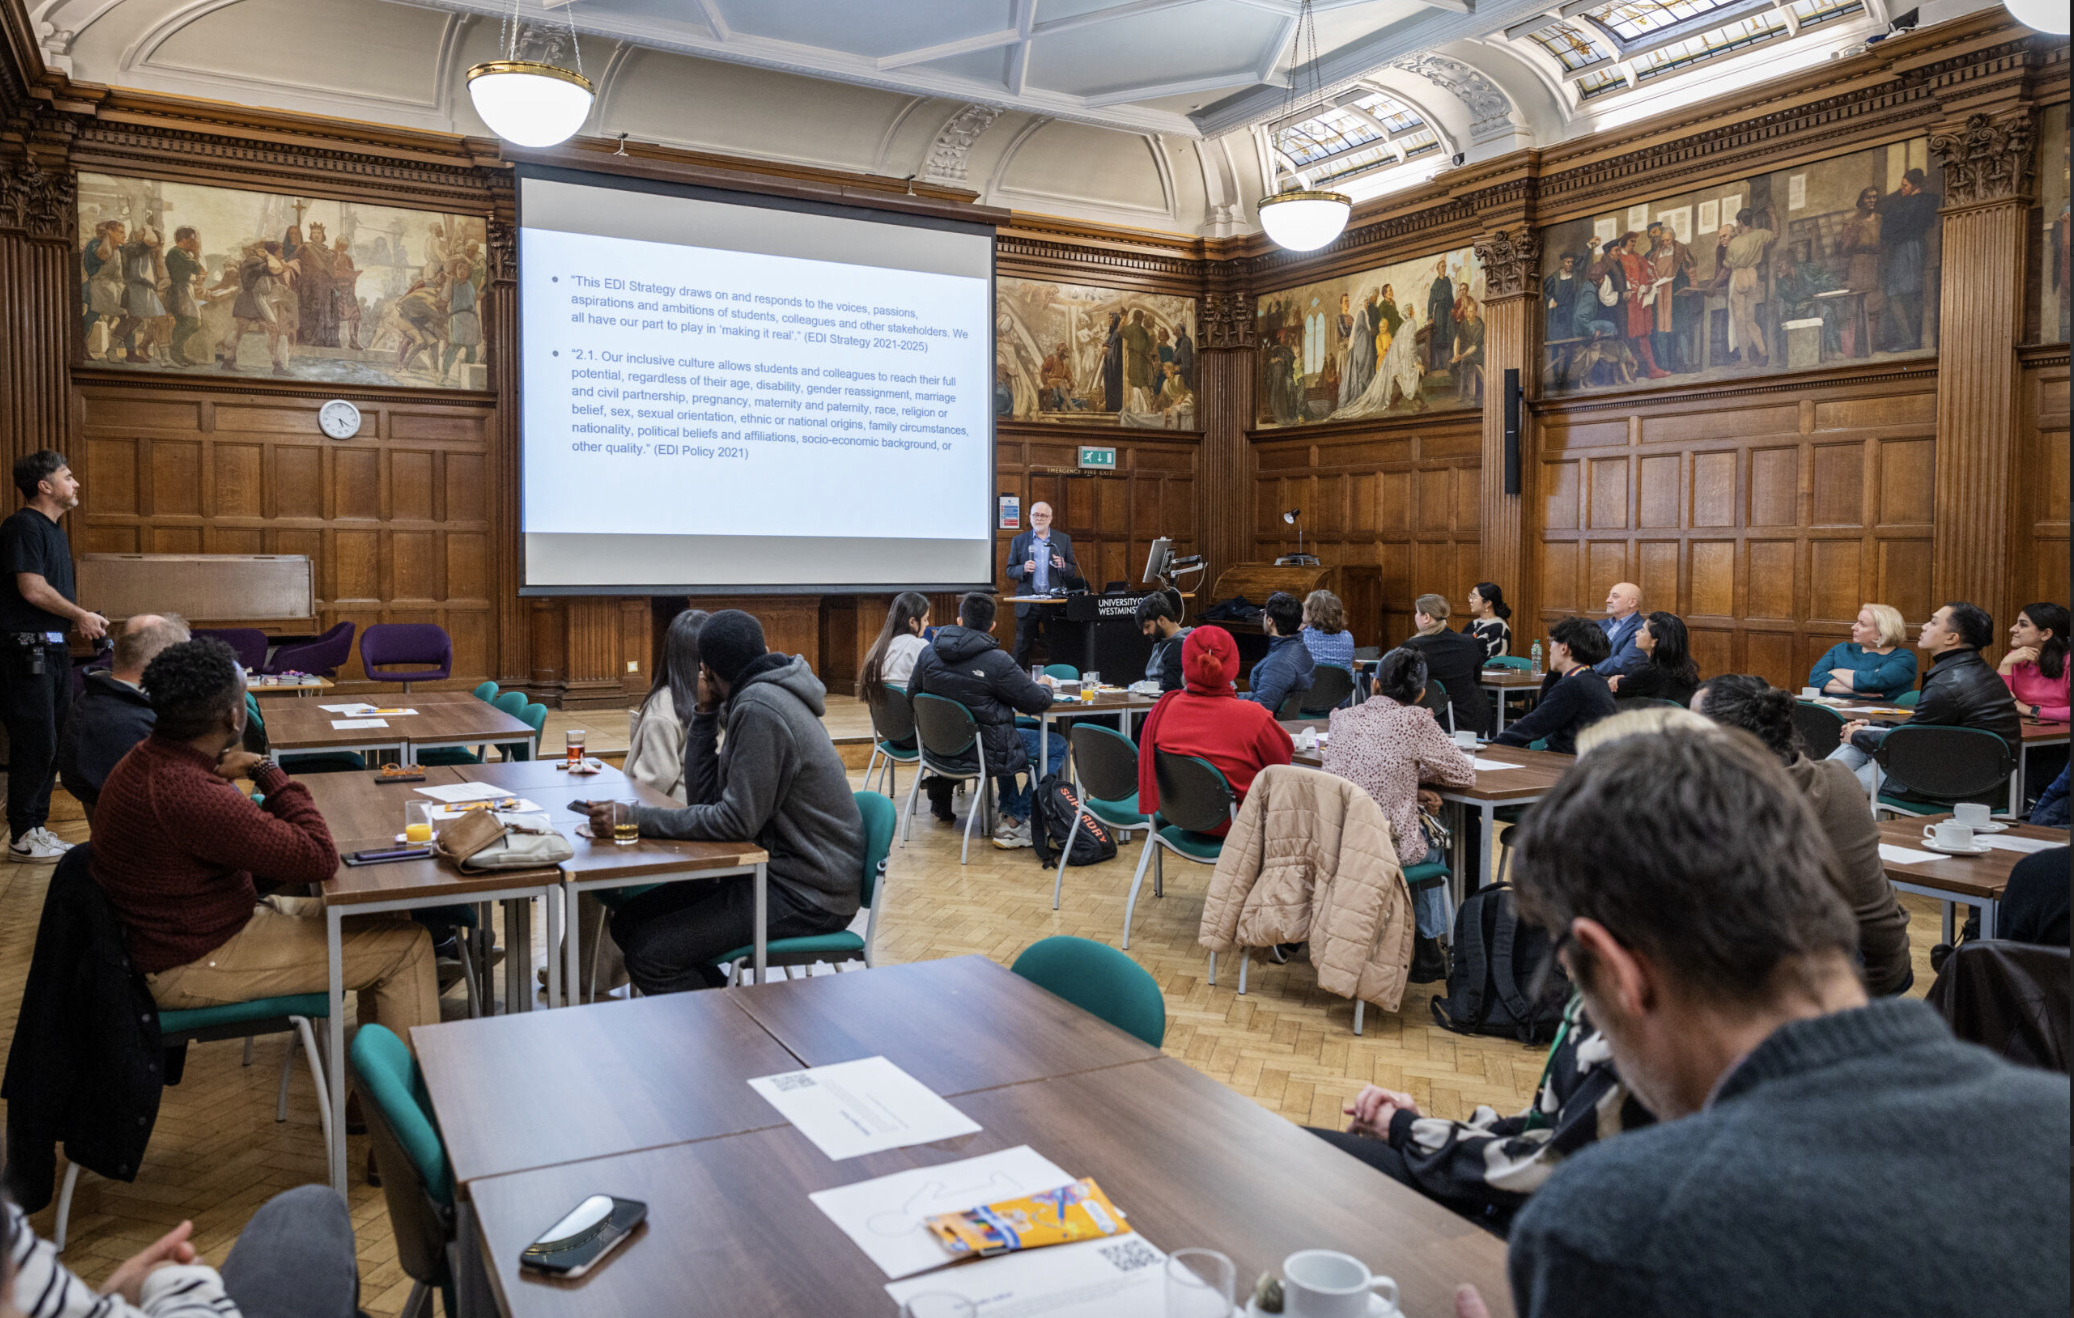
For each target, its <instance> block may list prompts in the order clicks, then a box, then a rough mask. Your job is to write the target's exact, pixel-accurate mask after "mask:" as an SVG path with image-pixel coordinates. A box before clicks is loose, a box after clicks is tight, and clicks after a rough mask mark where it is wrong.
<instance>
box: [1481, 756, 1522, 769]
mask: <svg viewBox="0 0 2074 1318" xmlns="http://www.w3.org/2000/svg"><path fill="white" fill-rule="evenodd" d="M1517 768H1519V766H1518V765H1517V764H1508V763H1506V762H1505V761H1504V760H1487V759H1485V758H1484V757H1483V756H1481V755H1479V756H1477V757H1476V769H1477V772H1479V773H1489V772H1490V771H1491V770H1493V769H1517Z"/></svg>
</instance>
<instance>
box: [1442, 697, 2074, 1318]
mask: <svg viewBox="0 0 2074 1318" xmlns="http://www.w3.org/2000/svg"><path fill="white" fill-rule="evenodd" d="M1832 863H1834V862H1833V859H1832V855H1831V852H1830V849H1829V845H1828V843H1827V842H1826V841H1825V840H1824V838H1823V835H1822V832H1821V829H1820V827H1819V826H1818V825H1817V823H1816V821H1815V818H1814V816H1813V814H1812V813H1811V812H1810V811H1809V810H1808V808H1807V806H1806V804H1805V803H1804V802H1803V801H1802V800H1801V798H1800V795H1799V793H1797V792H1796V791H1795V790H1794V789H1793V786H1792V784H1791V781H1790V780H1789V779H1788V778H1787V777H1786V775H1785V770H1784V769H1783V768H1782V767H1781V766H1780V764H1779V763H1778V759H1777V757H1776V756H1774V755H1771V754H1770V753H1769V752H1766V751H1764V750H1762V749H1761V748H1760V747H1759V746H1758V744H1757V742H1756V741H1755V740H1754V739H1752V738H1750V737H1748V736H1747V734H1743V733H1740V732H1734V731H1731V732H1729V733H1727V734H1725V735H1724V736H1721V737H1685V736H1649V737H1629V738H1627V739H1625V740H1622V741H1618V742H1614V743H1611V744H1609V745H1604V746H1601V747H1599V748H1597V749H1595V750H1594V751H1593V752H1592V753H1591V754H1590V755H1588V756H1586V757H1585V758H1583V759H1582V760H1580V761H1579V762H1578V764H1577V767H1576V768H1574V769H1572V770H1571V771H1570V772H1569V774H1567V775H1566V776H1565V777H1564V778H1563V780H1562V781H1561V782H1560V783H1558V784H1557V785H1556V787H1555V790H1554V791H1553V792H1552V793H1550V795H1549V796H1548V797H1547V798H1546V799H1545V800H1543V801H1542V802H1541V803H1540V804H1538V805H1537V806H1536V807H1535V808H1534V810H1533V811H1532V812H1531V813H1530V814H1529V815H1528V817H1527V819H1526V821H1525V822H1524V823H1522V824H1521V825H1519V841H1518V842H1517V844H1516V850H1515V859H1514V862H1513V869H1514V872H1515V873H1516V874H1517V876H1518V877H1517V879H1516V880H1515V881H1516V883H1517V885H1518V894H1519V903H1520V912H1521V916H1522V918H1525V919H1529V920H1533V921H1535V922H1537V923H1539V924H1541V925H1542V926H1543V927H1545V928H1547V929H1550V930H1552V931H1554V932H1555V933H1556V936H1557V938H1558V940H1559V941H1558V942H1557V948H1558V950H1559V954H1560V956H1561V958H1562V961H1563V965H1564V968H1565V969H1566V970H1567V971H1568V972H1569V974H1570V977H1571V979H1572V980H1573V981H1574V982H1575V984H1576V985H1577V987H1578V989H1579V990H1580V991H1581V992H1582V994H1583V997H1584V1001H1585V1006H1586V1009H1587V1010H1588V1011H1589V1012H1590V1013H1591V1019H1592V1021H1593V1022H1594V1023H1595V1024H1596V1025H1597V1026H1598V1027H1599V1028H1600V1030H1602V1031H1603V1032H1604V1034H1605V1037H1606V1041H1607V1043H1608V1044H1609V1045H1610V1047H1611V1049H1612V1052H1613V1060H1614V1063H1615V1065H1616V1066H1618V1067H1619V1069H1620V1075H1621V1077H1622V1079H1623V1080H1625V1081H1626V1082H1627V1084H1628V1086H1629V1088H1630V1089H1631V1090H1632V1092H1633V1094H1634V1096H1635V1097H1636V1098H1637V1099H1639V1100H1640V1101H1641V1102H1642V1103H1643V1104H1644V1105H1645V1106H1646V1107H1648V1108H1649V1110H1650V1111H1651V1112H1652V1113H1654V1114H1655V1115H1656V1117H1657V1118H1658V1120H1659V1123H1660V1124H1658V1125H1655V1126H1651V1127H1648V1128H1647V1129H1644V1130H1631V1131H1628V1132H1626V1133H1624V1134H1622V1135H1621V1136H1620V1138H1618V1139H1614V1140H1608V1141H1606V1142H1603V1143H1599V1144H1595V1145H1592V1146H1591V1147H1589V1148H1586V1149H1584V1150H1582V1151H1581V1152H1579V1153H1578V1154H1577V1155H1576V1156H1575V1157H1573V1158H1570V1159H1568V1160H1567V1161H1565V1162H1564V1163H1563V1164H1562V1165H1561V1166H1559V1167H1557V1168H1556V1169H1555V1172H1554V1174H1553V1175H1551V1176H1550V1177H1549V1178H1548V1182H1547V1184H1545V1185H1543V1186H1542V1187H1541V1189H1540V1190H1539V1191H1538V1192H1537V1193H1536V1194H1535V1195H1534V1196H1533V1198H1532V1199H1530V1200H1529V1201H1528V1202H1527V1205H1526V1207H1524V1208H1523V1209H1521V1210H1520V1213H1519V1215H1518V1217H1516V1218H1515V1219H1514V1220H1513V1225H1512V1234H1511V1243H1510V1247H1509V1248H1510V1259H1511V1274H1512V1291H1513V1301H1514V1303H1515V1305H1516V1306H1517V1308H1518V1311H1519V1313H1520V1314H1521V1315H1522V1318H1566V1316H1567V1315H1573V1314H1576V1315H1583V1314H1590V1315H1594V1318H1622V1316H1623V1315H1638V1316H1639V1315H1645V1314H1647V1315H1672V1314H1675V1315H1678V1316H1679V1318H1715V1316H1717V1315H1718V1316H1719V1318H1730V1315H1734V1316H1735V1318H1746V1316H1747V1315H1750V1314H1760V1313H1761V1314H1810V1315H1812V1314H1887V1313H1926V1314H1927V1313H1938V1314H1958V1313H1979V1314H1996V1315H1998V1316H2000V1318H2009V1316H2010V1315H2017V1314H2023V1315H2045V1314H2057V1315H2064V1314H2066V1313H2067V1312H2068V1306H2069V1293H2068V1292H2069V1287H2068V1272H2067V1239H2068V1233H2069V1217H2068V1168H2067V1147H2068V1082H2067V1077H2066V1076H2064V1075H2057V1074H2052V1073H2048V1072H2044V1071H2034V1070H2028V1069H2025V1068H2021V1067H2017V1066H2013V1065H2011V1064H2010V1063H2008V1062H2005V1061H2003V1060H2001V1059H2000V1058H1998V1057H1996V1056H1995V1055H1994V1054H1992V1053H1990V1052H1988V1051H1986V1050H1985V1049H1982V1048H1976V1047H1974V1046H1973V1045H1971V1044H1964V1043H1960V1042H1958V1041H1957V1040H1955V1039H1953V1038H1952V1036H1951V1034H1950V1032H1949V1031H1948V1030H1947V1029H1946V1028H1945V1025H1944V1022H1943V1021H1942V1020H1940V1019H1939V1018H1938V1017H1937V1015H1936V1014H1935V1013H1934V1012H1932V1011H1931V1010H1930V1008H1928V1007H1927V1006H1925V1005H1924V1004H1923V1003H1921V1002H1919V1001H1915V1000H1911V999H1906V998H1887V999H1882V1000H1880V1001H1878V1002H1872V1001H1870V1000H1869V999H1868V998H1867V996H1866V993H1865V989H1864V987H1863V986H1862V985H1861V984H1860V983H1859V980H1858V972H1857V966H1856V962H1855V960H1854V958H1853V955H1852V952H1853V949H1854V947H1855V945H1856V942H1857V924H1856V921H1855V920H1854V919H1853V918H1852V914H1851V911H1850V908H1849V907H1848V906H1846V905H1845V903H1844V900H1843V898H1842V897H1840V896H1839V895H1838V894H1837V891H1836V888H1835V886H1834V885H1832V884H1831V883H1830V882H1829V881H1828V880H1827V878H1826V877H1825V875H1824V869H1825V867H1826V866H1828V865H1830V864H1832ZM1964 1131H1987V1132H1993V1135H1992V1138H1987V1139H1963V1138H1957V1137H1956V1135H1957V1133H1958V1132H1964ZM1456 1312H1457V1314H1458V1315H1460V1316H1461V1318H1482V1316H1483V1314H1484V1312H1485V1309H1484V1305H1483V1303H1482V1301H1481V1300H1480V1299H1479V1298H1478V1297H1477V1296H1476V1294H1475V1292H1474V1291H1473V1290H1471V1289H1469V1288H1464V1290H1463V1292H1462V1293H1461V1294H1459V1295H1458V1296H1457V1298H1456Z"/></svg>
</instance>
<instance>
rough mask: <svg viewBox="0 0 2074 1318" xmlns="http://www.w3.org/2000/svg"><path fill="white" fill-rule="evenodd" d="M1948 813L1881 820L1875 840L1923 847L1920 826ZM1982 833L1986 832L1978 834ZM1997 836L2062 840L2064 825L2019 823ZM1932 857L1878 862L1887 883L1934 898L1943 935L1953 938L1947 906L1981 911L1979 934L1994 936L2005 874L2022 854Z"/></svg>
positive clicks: (1995, 851) (2005, 884)
mask: <svg viewBox="0 0 2074 1318" xmlns="http://www.w3.org/2000/svg"><path fill="white" fill-rule="evenodd" d="M1950 818H1951V816H1950V815H1907V816H1904V817H1902V818H1900V819H1883V820H1881V821H1880V841H1881V842H1882V843H1884V844H1886V845H1888V846H1895V847H1907V848H1909V849H1910V850H1912V851H1922V850H1924V849H1925V848H1924V847H1923V826H1924V825H1926V824H1935V823H1937V822H1938V821H1940V820H1944V819H1950ZM1980 836H1981V837H1986V836H1989V835H1987V834H1981V835H1980ZM1993 836H1996V837H2019V838H2029V839H2032V840H2033V841H2038V842H2057V843H2059V844H2060V845H2062V846H2064V845H2066V843H2067V838H2068V834H2067V830H2066V829H2063V828H2034V827H2032V826H2031V825H2029V824H2018V825H2015V826H2013V827H2011V828H2009V829H2008V830H2007V831H2005V832H2002V833H1998V834H1994V835H1993ZM1930 854H1931V855H1933V856H1935V859H1933V860H1925V861H1915V862H1912V863H1902V862H1899V861H1892V860H1883V864H1884V866H1885V868H1886V871H1887V882H1889V883H1891V884H1893V885H1894V886H1895V887H1896V888H1899V889H1900V890H1901V891H1903V892H1912V893H1915V894H1917V895H1918V896H1922V897H1929V898H1932V899H1934V900H1936V901H1937V902H1938V903H1939V904H1940V905H1941V906H1942V907H1943V909H1944V939H1943V941H1944V942H1946V943H1950V942H1951V941H1952V907H1953V906H1954V905H1955V904H1956V905H1960V906H1971V907H1973V908H1974V909H1976V910H1978V911H1979V912H1980V936H1981V937H1982V938H1993V937H1994V936H1995V926H1996V924H1997V923H1998V922H1999V920H2000V916H2001V911H2002V890H2003V889H2004V888H2007V887H2008V886H2009V872H2010V871H2011V870H2013V869H2015V868H2016V863H2017V862H2018V861H2020V860H2022V859H2023V858H2024V853H2023V852H2020V851H2004V850H2002V849H2001V848H1999V847H1997V848H1993V849H1991V850H1990V851H1989V852H1988V854H1987V855H1985V856H1940V855H1937V854H1936V853H1935V852H1932V853H1930Z"/></svg>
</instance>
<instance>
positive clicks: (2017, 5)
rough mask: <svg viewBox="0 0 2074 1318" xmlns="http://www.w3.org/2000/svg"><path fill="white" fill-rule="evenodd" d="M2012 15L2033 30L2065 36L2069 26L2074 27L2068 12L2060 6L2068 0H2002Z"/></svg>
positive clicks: (2073, 21)
mask: <svg viewBox="0 0 2074 1318" xmlns="http://www.w3.org/2000/svg"><path fill="white" fill-rule="evenodd" d="M2002 3H2003V5H2004V6H2005V7H2006V8H2007V9H2008V10H2009V13H2010V16H2011V17H2012V18H2014V19H2016V21H2017V22H2019V23H2022V24H2023V25H2024V26H2025V27H2027V28H2030V29H2031V30H2032V31H2033V32H2049V33H2051V34H2053V35H2054V36H2059V37H2064V36H2066V35H2067V31H2068V28H2069V27H2074V20H2070V18H2069V15H2068V12H2067V11H2066V10H2065V9H2062V8H2060V6H2061V5H2062V4H2064V3H2066V0H2002Z"/></svg>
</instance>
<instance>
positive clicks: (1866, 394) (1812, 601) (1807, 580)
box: [1515, 370, 2065, 687]
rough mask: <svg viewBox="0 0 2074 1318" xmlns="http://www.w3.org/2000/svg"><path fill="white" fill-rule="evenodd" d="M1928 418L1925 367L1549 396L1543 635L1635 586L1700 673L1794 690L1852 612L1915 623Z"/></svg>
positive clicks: (1923, 567)
mask: <svg viewBox="0 0 2074 1318" xmlns="http://www.w3.org/2000/svg"><path fill="white" fill-rule="evenodd" d="M1936 420H1937V380H1936V374H1935V372H1934V371H1930V370H1916V371H1903V372H1894V373H1891V374H1884V375H1881V376H1879V377H1877V378H1867V379H1858V380H1843V381H1837V382H1833V383H1830V384H1826V385H1821V386H1815V387H1807V388H1792V389H1788V388H1774V389H1768V390H1764V391H1761V392H1741V391H1727V393H1726V395H1725V393H1724V391H1719V390H1715V391H1694V392H1693V393H1692V394H1691V395H1689V396H1683V397H1678V398H1673V399H1663V398H1660V397H1650V396H1647V395H1632V396H1630V397H1628V398H1625V399H1621V400H1617V401H1611V402H1593V403H1589V404H1577V403H1571V404H1562V405H1554V406H1550V407H1549V408H1547V409H1546V410H1545V412H1544V413H1543V415H1542V417H1541V424H1540V435H1541V452H1540V458H1541V470H1540V484H1539V489H1540V500H1539V504H1540V519H1539V520H1540V523H1541V527H1542V531H1541V546H1540V563H1541V571H1540V581H1539V586H1540V593H1539V599H1540V617H1541V624H1542V626H1541V630H1542V633H1543V634H1546V631H1547V628H1548V626H1549V625H1550V624H1552V623H1553V622H1555V620H1557V619H1558V618H1561V617H1564V616H1567V615H1570V614H1575V613H1586V614H1599V613H1602V612H1603V611H1604V607H1605V603H1604V602H1605V598H1606V591H1607V589H1608V588H1609V587H1610V586H1612V585H1613V583H1615V582H1617V581H1632V582H1634V583H1636V584H1637V585H1639V586H1640V587H1641V588H1642V607H1643V608H1644V609H1645V610H1649V611H1654V610H1658V609H1663V610H1668V611H1670V612H1672V613H1676V614H1678V615H1680V616H1681V617H1683V618H1684V619H1685V622H1686V625H1687V627H1688V629H1689V630H1690V632H1691V635H1692V648H1693V655H1694V658H1695V659H1697V660H1698V662H1699V665H1700V670H1701V672H1703V673H1707V674H1715V673H1727V672H1754V673H1758V674H1761V675H1762V676H1764V677H1765V678H1767V679H1768V680H1770V681H1771V682H1773V683H1775V684H1777V685H1781V686H1787V685H1790V686H1793V687H1798V686H1800V685H1801V683H1802V682H1803V681H1805V679H1806V674H1807V670H1808V668H1809V666H1810V665H1811V664H1812V663H1813V662H1814V660H1815V659H1816V658H1817V657H1818V656H1819V655H1820V654H1821V653H1822V652H1823V651H1824V650H1826V649H1828V648H1829V647H1830V646H1831V645H1833V644H1835V643H1836V642H1837V641H1839V640H1847V639H1849V629H1850V625H1851V620H1852V619H1853V618H1854V617H1856V616H1857V613H1858V608H1859V606H1860V605H1861V604H1864V603H1866V602H1869V601H1870V602H1879V603H1885V604H1891V605H1893V606H1894V607H1895V608H1897V609H1899V610H1901V614H1902V616H1903V617H1904V618H1906V619H1908V620H1909V621H1910V622H1911V623H1919V622H1921V621H1922V620H1923V619H1924V618H1926V617H1928V616H1929V614H1930V612H1931V611H1932V610H1933V609H1934V608H1935V607H1936V605H1935V603H1934V602H1933V601H1932V599H1931V595H1930V590H1931V585H1930V575H1931V552H1930V551H1931V511H1932V488H1933V480H1934V477H1935V473H1936ZM2061 506H2062V509H2063V511H2062V516H2063V517H2064V515H2065V514H2064V507H2065V505H2064V502H2062V505H2061ZM1517 622H1518V620H1517V619H1515V624H1516V625H1517ZM1521 643H1522V644H1524V643H1525V638H1522V640H1521Z"/></svg>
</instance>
